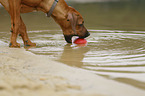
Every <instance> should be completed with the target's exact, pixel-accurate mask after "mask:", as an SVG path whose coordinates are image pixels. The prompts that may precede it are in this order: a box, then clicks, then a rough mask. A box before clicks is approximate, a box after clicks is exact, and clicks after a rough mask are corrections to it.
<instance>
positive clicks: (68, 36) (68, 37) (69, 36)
mask: <svg viewBox="0 0 145 96" xmlns="http://www.w3.org/2000/svg"><path fill="white" fill-rule="evenodd" d="M73 36H78V35H64V38H65V40H66V42H67V43H72V37H73ZM88 36H90V33H89V32H87V33H86V34H85V36H79V38H86V37H88Z"/></svg>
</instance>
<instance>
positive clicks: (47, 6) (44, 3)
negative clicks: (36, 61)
mask: <svg viewBox="0 0 145 96" xmlns="http://www.w3.org/2000/svg"><path fill="white" fill-rule="evenodd" d="M54 2H58V3H57V5H56V6H55V8H54V10H51V8H52V6H53V4H54ZM0 3H1V4H2V5H3V6H4V7H5V9H6V10H7V11H8V13H9V14H10V16H11V32H12V34H11V39H10V47H20V44H19V43H17V42H16V39H17V35H18V34H20V36H21V37H22V39H23V42H24V45H25V46H35V45H36V44H35V43H32V42H31V41H30V39H29V38H28V35H27V32H26V26H25V24H24V22H23V20H22V19H21V16H20V13H28V12H32V11H43V12H44V13H50V12H49V11H50V10H51V11H53V12H52V14H51V17H52V18H53V19H54V20H55V21H56V22H57V23H58V24H59V25H60V26H61V28H62V30H63V35H64V37H65V40H66V41H67V42H68V43H71V42H72V40H71V38H72V37H73V36H79V37H80V38H85V37H87V36H89V35H90V34H89V32H88V31H87V29H86V28H85V27H84V20H83V18H82V16H81V14H80V13H79V12H78V11H76V10H75V9H74V8H72V7H69V6H68V5H67V4H66V2H65V1H64V0H59V1H56V0H55V1H54V0H0Z"/></svg>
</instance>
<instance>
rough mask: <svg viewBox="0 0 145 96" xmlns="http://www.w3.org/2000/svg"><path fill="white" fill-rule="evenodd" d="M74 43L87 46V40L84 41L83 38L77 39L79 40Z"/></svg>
mask: <svg viewBox="0 0 145 96" xmlns="http://www.w3.org/2000/svg"><path fill="white" fill-rule="evenodd" d="M74 43H75V44H86V43H87V40H86V39H83V38H77V39H75V40H74Z"/></svg>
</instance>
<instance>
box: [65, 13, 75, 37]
mask: <svg viewBox="0 0 145 96" xmlns="http://www.w3.org/2000/svg"><path fill="white" fill-rule="evenodd" d="M67 20H68V21H70V23H71V27H72V30H73V31H74V33H75V34H76V25H77V15H76V14H75V13H74V12H73V13H70V12H69V13H68V17H67Z"/></svg>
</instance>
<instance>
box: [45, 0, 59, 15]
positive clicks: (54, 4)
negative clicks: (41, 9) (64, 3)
mask: <svg viewBox="0 0 145 96" xmlns="http://www.w3.org/2000/svg"><path fill="white" fill-rule="evenodd" d="M58 1H59V0H54V2H53V4H52V6H51V8H50V10H49V12H48V13H46V16H47V17H50V16H51V14H52V12H53V10H54V8H55V6H56V4H57V3H58Z"/></svg>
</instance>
